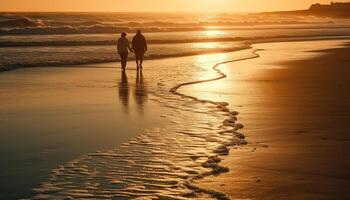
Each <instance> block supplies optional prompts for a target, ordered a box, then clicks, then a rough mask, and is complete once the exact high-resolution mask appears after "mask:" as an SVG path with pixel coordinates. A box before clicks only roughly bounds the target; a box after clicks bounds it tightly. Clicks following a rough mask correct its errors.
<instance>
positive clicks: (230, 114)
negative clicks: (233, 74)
mask: <svg viewBox="0 0 350 200" xmlns="http://www.w3.org/2000/svg"><path fill="white" fill-rule="evenodd" d="M262 50H263V49H253V51H252V52H251V53H252V56H250V57H247V58H241V59H233V60H228V61H224V62H220V63H217V64H215V65H214V66H213V67H212V69H213V70H214V71H215V72H216V73H217V74H219V76H218V77H216V78H212V79H206V80H198V81H192V82H187V83H181V84H178V85H176V86H174V87H173V88H171V89H170V91H169V92H171V93H172V94H174V95H177V96H181V97H185V98H189V99H192V100H194V101H198V102H200V103H209V104H212V105H214V106H216V108H218V109H219V110H220V111H222V112H223V113H226V115H227V119H225V120H224V121H223V122H222V126H221V127H230V128H231V129H224V128H223V130H222V131H220V133H230V134H232V135H233V136H235V137H236V138H237V139H238V141H232V142H230V143H225V144H223V145H221V146H219V147H218V148H217V149H216V150H214V153H215V156H211V157H209V158H208V159H207V160H206V161H205V162H204V163H202V166H203V167H205V168H211V170H212V171H210V172H205V173H202V174H199V175H197V176H195V177H193V178H190V179H189V180H187V182H186V183H185V186H186V187H188V188H189V189H191V190H193V191H194V192H196V193H204V194H208V195H210V196H212V197H214V198H216V199H219V200H230V198H229V197H228V196H227V195H226V194H225V193H223V192H218V191H215V190H210V189H204V188H201V187H199V186H197V185H196V184H195V181H196V180H200V179H203V178H204V177H207V176H210V175H220V174H221V173H227V172H228V171H229V169H228V168H227V167H223V166H220V165H219V163H220V162H221V161H222V158H220V157H219V156H227V155H229V151H230V150H229V147H230V146H236V145H246V144H247V141H246V140H245V136H244V135H243V134H242V133H240V132H238V130H240V129H242V128H243V127H244V126H243V125H242V124H240V123H237V122H236V121H237V115H238V112H237V111H230V109H229V108H228V105H229V104H228V103H227V102H215V101H210V100H205V99H199V98H197V97H194V96H190V95H186V94H183V93H180V92H178V89H180V88H181V87H183V86H187V85H194V84H200V83H206V82H212V81H217V80H220V79H224V78H226V77H227V75H226V74H225V73H223V72H222V71H221V70H220V69H219V67H220V66H221V65H223V64H226V63H232V62H238V61H243V60H250V59H255V58H259V57H260V55H259V54H258V53H257V52H258V51H262Z"/></svg>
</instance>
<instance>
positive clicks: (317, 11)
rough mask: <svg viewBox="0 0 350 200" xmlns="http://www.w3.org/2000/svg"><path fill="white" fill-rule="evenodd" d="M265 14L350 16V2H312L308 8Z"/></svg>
mask: <svg viewBox="0 0 350 200" xmlns="http://www.w3.org/2000/svg"><path fill="white" fill-rule="evenodd" d="M264 14H293V15H294V14H295V15H312V16H318V17H336V18H350V2H344V3H338V2H332V3H330V4H320V3H316V4H312V5H311V6H310V8H309V9H307V10H294V11H278V12H265V13H264Z"/></svg>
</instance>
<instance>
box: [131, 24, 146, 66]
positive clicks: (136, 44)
mask: <svg viewBox="0 0 350 200" xmlns="http://www.w3.org/2000/svg"><path fill="white" fill-rule="evenodd" d="M131 47H132V49H133V51H134V53H135V58H136V65H137V69H141V70H142V63H143V57H144V55H145V52H146V51H147V41H146V38H145V36H143V35H142V33H141V30H137V33H136V35H135V36H134V38H133V39H132V42H131Z"/></svg>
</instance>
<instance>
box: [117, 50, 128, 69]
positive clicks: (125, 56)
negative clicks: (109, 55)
mask: <svg viewBox="0 0 350 200" xmlns="http://www.w3.org/2000/svg"><path fill="white" fill-rule="evenodd" d="M119 55H120V62H121V63H122V69H125V68H126V62H127V61H128V53H127V52H126V53H119Z"/></svg>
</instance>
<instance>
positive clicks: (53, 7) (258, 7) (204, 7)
mask: <svg viewBox="0 0 350 200" xmlns="http://www.w3.org/2000/svg"><path fill="white" fill-rule="evenodd" d="M0 1H1V3H0V11H118V12H133V11H137V12H144V11H158V12H169V11H170V12H193V11H196V12H255V11H274V10H294V9H303V8H308V7H309V5H310V4H312V3H316V2H320V3H329V2H330V1H329V0H0ZM346 1H349V0H338V1H337V2H346Z"/></svg>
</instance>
